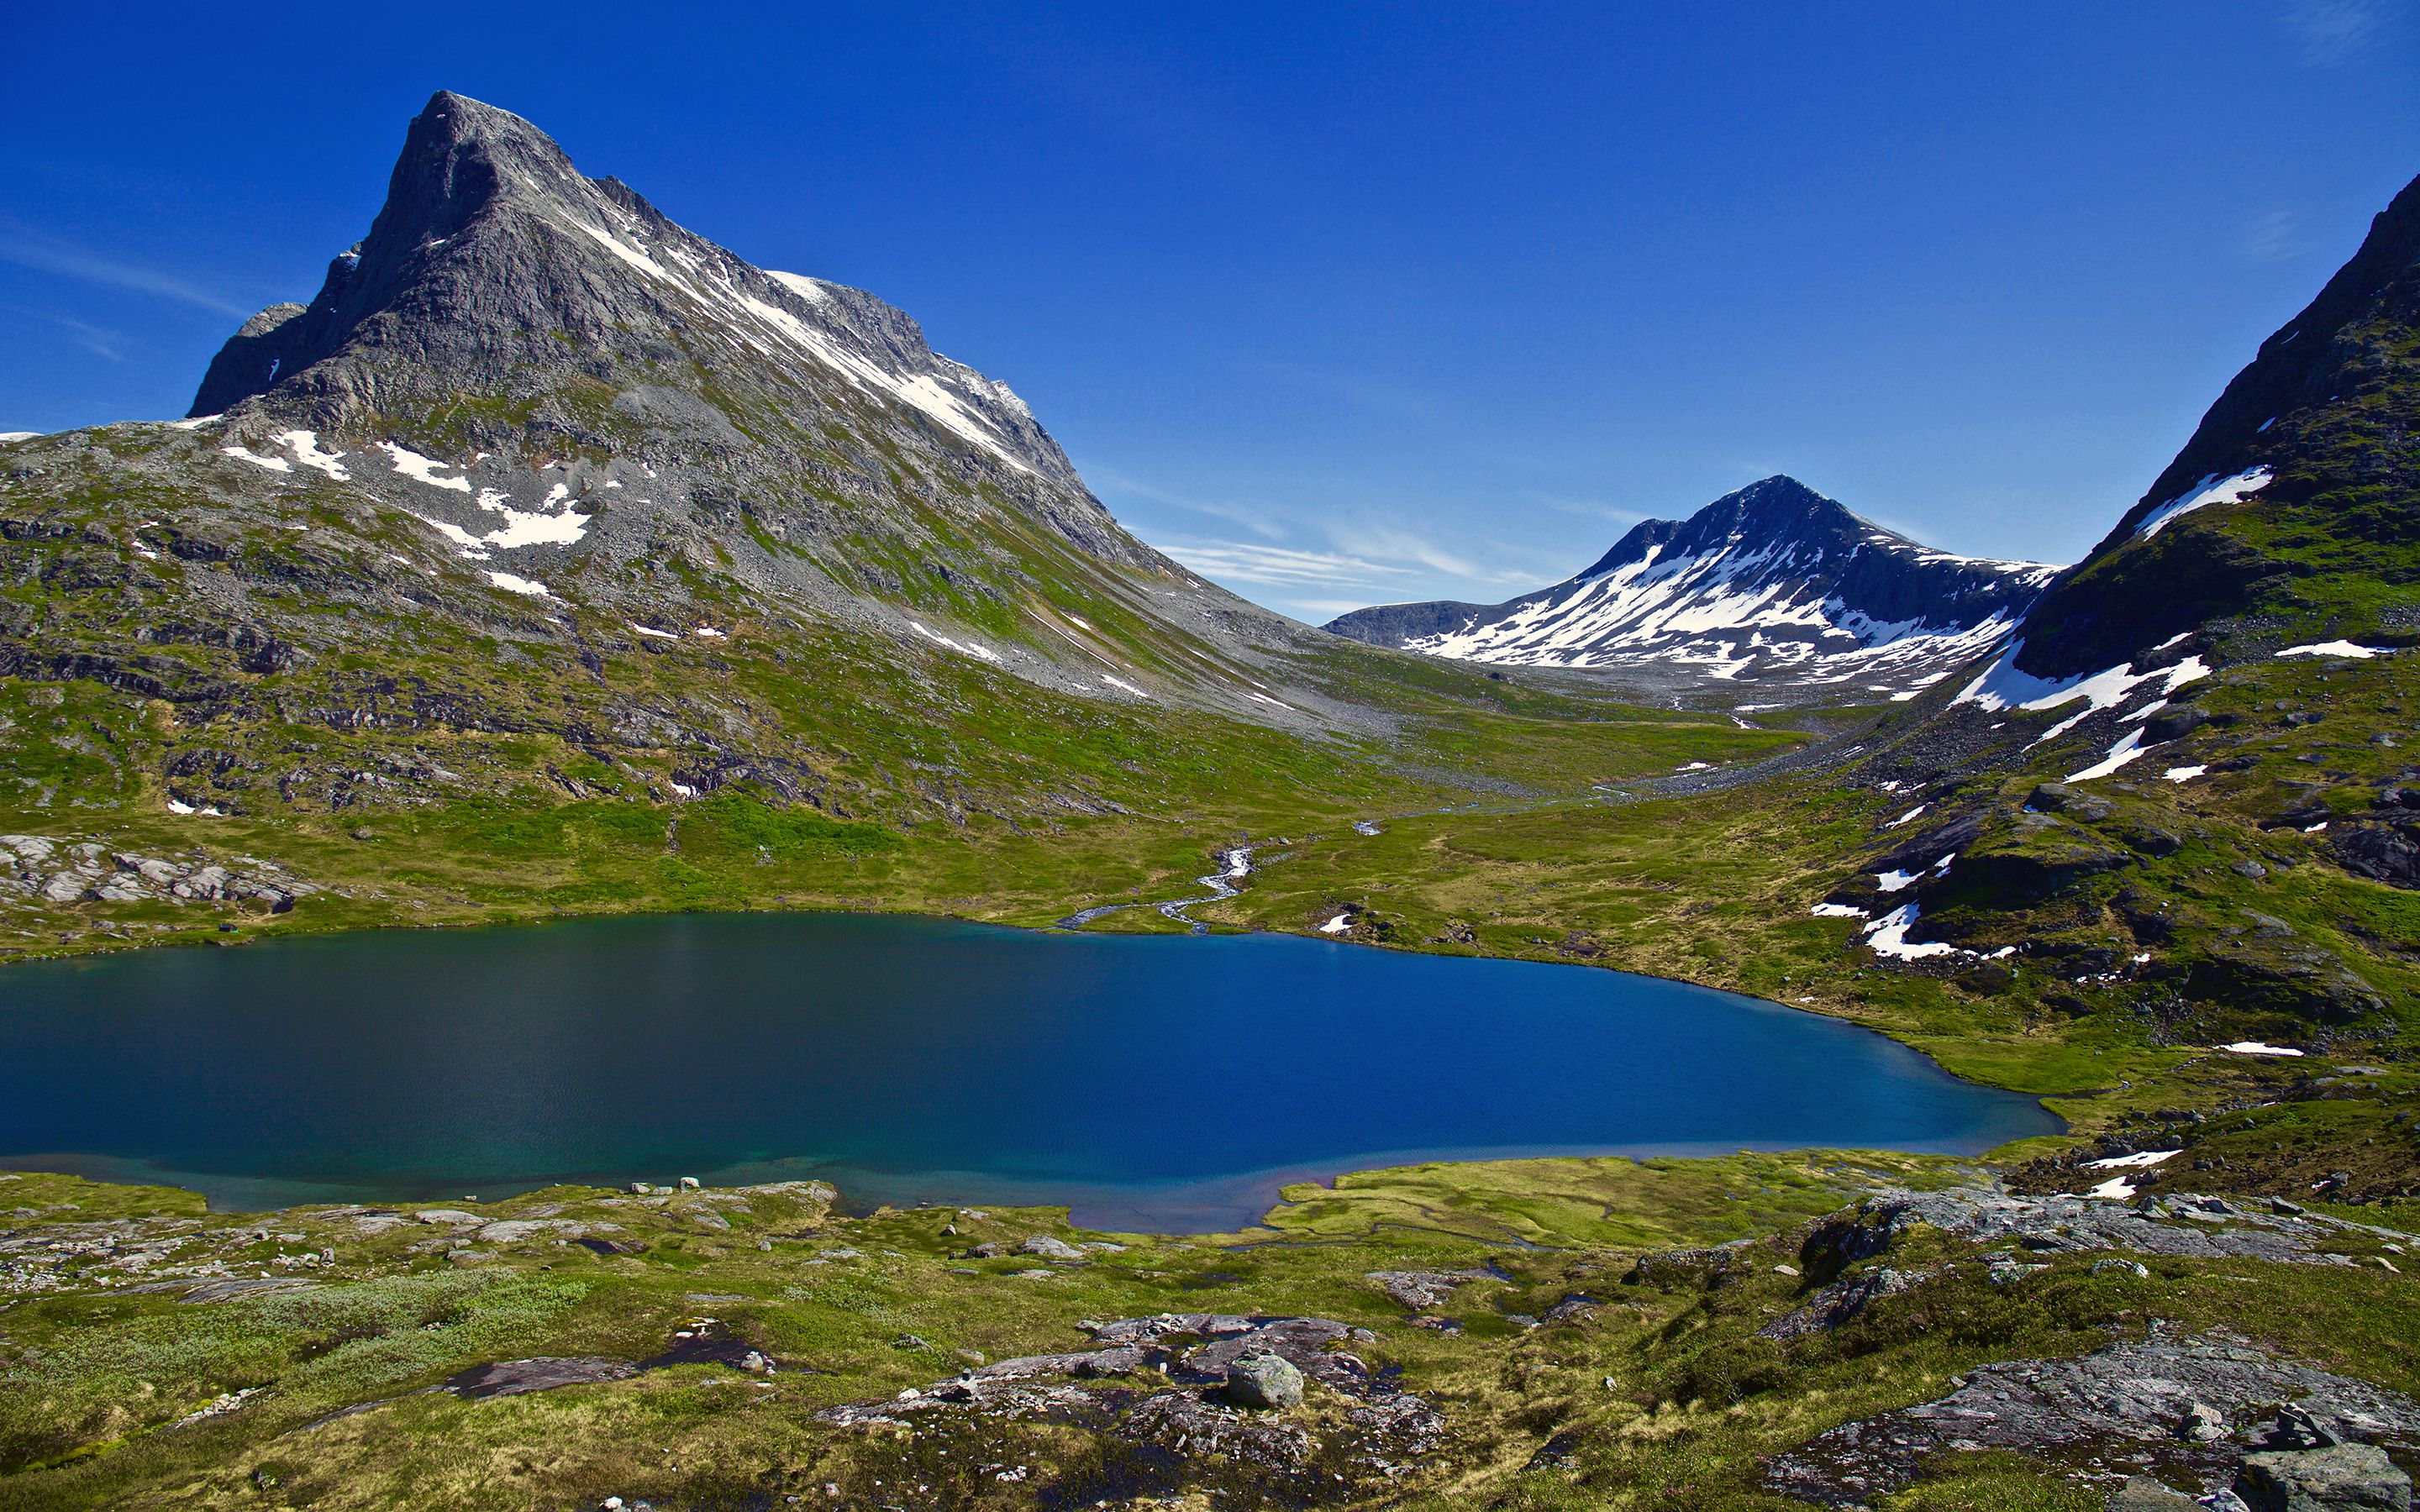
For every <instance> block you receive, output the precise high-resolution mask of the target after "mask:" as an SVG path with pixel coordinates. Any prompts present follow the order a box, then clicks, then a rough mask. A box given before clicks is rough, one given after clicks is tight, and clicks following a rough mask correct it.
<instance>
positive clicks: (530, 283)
mask: <svg viewBox="0 0 2420 1512" xmlns="http://www.w3.org/2000/svg"><path fill="white" fill-rule="evenodd" d="M600 387H601V388H603V389H605V390H607V391H614V392H611V393H598V392H597V390H598V389H599V388H600ZM667 390H670V391H675V392H676V393H678V394H679V395H681V397H677V398H675V397H672V396H670V395H668V394H667V393H665V391H667ZM799 390H805V391H808V392H807V393H799V392H797V391H799ZM465 394H477V395H480V396H481V397H482V398H483V399H489V400H494V399H503V400H504V401H506V403H505V405H504V406H502V407H496V408H504V409H525V411H526V412H525V414H524V415H516V416H514V417H513V418H514V419H516V420H518V421H520V424H519V425H518V426H512V425H504V424H493V423H489V424H479V423H477V422H476V421H475V420H471V421H468V422H465V420H464V417H462V416H460V415H459V414H458V415H457V421H458V428H467V429H468V430H472V431H475V432H477V433H476V434H466V435H465V437H464V439H465V440H471V441H473V442H474V443H477V444H479V445H481V446H483V447H489V448H490V449H492V446H493V444H494V443H496V442H498V441H500V440H509V439H510V438H509V437H508V436H507V435H506V434H505V432H506V431H507V430H509V429H513V428H520V429H527V428H529V422H530V421H533V420H534V421H535V422H536V423H537V428H539V429H541V430H551V431H556V432H562V433H565V434H567V435H568V436H569V437H571V438H572V439H574V440H582V441H593V442H595V443H597V444H602V445H615V446H625V447H631V446H636V445H639V444H643V443H652V444H655V445H658V446H662V447H668V448H673V449H676V450H678V451H679V452H680V453H682V454H683V455H686V456H689V457H693V458H700V459H703V458H707V457H711V458H714V459H716V460H718V461H719V462H721V463H723V464H725V465H729V466H733V467H736V468H738V469H740V470H741V471H746V472H750V473H763V474H768V475H769V474H771V473H773V472H776V471H788V472H795V471H797V470H798V468H799V467H801V466H806V465H809V464H810V463H811V458H810V456H809V455H808V454H809V453H811V452H812V451H814V450H818V449H822V443H824V442H826V441H827V440H828V435H827V433H828V431H829V430H830V425H826V424H814V421H815V419H816V418H817V411H822V412H825V418H828V419H829V420H830V421H831V422H833V423H836V424H840V425H844V426H846V427H848V428H850V429H852V430H856V431H863V430H866V429H872V428H879V429H881V430H883V431H886V432H892V433H896V434H897V435H898V436H899V438H900V439H901V440H903V441H906V442H907V443H909V444H912V445H914V446H915V447H916V449H918V450H920V451H923V452H928V453H935V454H939V457H946V459H947V463H948V465H949V466H950V467H951V469H952V470H953V471H958V472H961V473H965V472H969V471H972V472H975V473H980V474H985V475H990V476H993V477H995V479H996V481H999V482H1001V483H1002V484H1004V485H1007V486H1011V487H1012V488H1014V489H1018V490H1020V491H1032V488H1031V485H1032V483H1035V482H1039V483H1041V484H1044V485H1047V487H1048V490H1049V491H1051V492H1054V493H1059V494H1072V495H1075V496H1078V498H1079V499H1080V500H1081V507H1080V508H1075V509H1070V508H1069V507H1067V506H1069V505H1072V504H1075V503H1076V500H1072V499H1070V500H1052V501H1048V502H1047V504H1046V505H1045V508H1046V512H1047V513H1051V514H1053V515H1054V516H1060V517H1065V516H1070V515H1080V516H1082V517H1084V518H1083V519H1082V520H1081V521H1080V526H1079V528H1078V531H1077V532H1076V533H1078V535H1079V536H1080V537H1081V538H1083V539H1084V540H1085V542H1086V544H1087V545H1088V546H1090V547H1092V548H1097V549H1106V550H1109V551H1111V552H1112V554H1125V555H1131V553H1129V552H1125V550H1124V548H1123V545H1122V543H1120V542H1118V541H1116V540H1114V539H1113V538H1112V537H1111V536H1110V535H1109V533H1108V532H1104V531H1103V530H1102V529H1101V526H1102V525H1103V524H1104V523H1105V522H1106V516H1105V515H1102V514H1101V512H1100V509H1099V505H1098V504H1097V502H1095V501H1092V500H1091V499H1090V496H1089V495H1088V494H1085V493H1084V491H1083V487H1082V484H1081V482H1080V481H1079V480H1078V478H1077V477H1076V474H1075V470H1074V468H1073V467H1072V466H1071V465H1070V464H1069V463H1068V461H1067V458H1066V455H1065V454H1064V453H1063V452H1062V451H1061V450H1060V448H1059V445H1058V443H1057V442H1056V441H1054V440H1051V439H1050V437H1049V435H1048V434H1047V432H1045V431H1044V430H1043V429H1042V427H1041V426H1040V425H1038V424H1035V423H1034V420H1033V417H1032V412H1031V410H1029V409H1027V408H1026V406H1025V405H1024V404H1023V402H1022V401H1020V400H1019V399H1017V397H1016V394H1014V393H1011V392H1010V391H1009V390H1008V389H1007V387H1006V386H1005V385H1002V384H1000V383H997V382H995V381H993V380H991V379H989V378H985V377H984V376H983V375H982V374H979V373H976V372H974V371H973V370H972V369H970V368H968V367H966V366H965V365H964V364H962V363H953V362H951V361H950V360H949V359H947V358H944V357H941V356H939V354H937V353H935V352H934V351H933V349H932V347H930V345H929V344H927V343H926V341H925V339H924V335H923V331H922V330H921V329H920V328H919V327H918V326H917V324H916V322H915V321H914V320H912V319H910V318H909V317H908V316H906V315H905V314H903V313H901V312H900V311H898V310H896V309H893V308H892V306H890V305H888V304H886V303H884V302H883V301H880V300H878V299H876V298H875V297H874V296H872V295H870V294H866V293H863V292H862V291H860V290H857V289H851V288H847V287H845V286H843V285H837V284H832V283H829V282H826V281H824V280H820V279H814V278H806V277H801V276H799V275H795V274H785V273H778V272H771V271H768V270H763V269H759V268H757V267H755V266H753V265H752V264H751V263H749V262H747V261H746V260H745V259H743V258H740V257H738V256H737V255H734V254H732V253H731V252H729V251H727V250H726V249H724V248H722V247H720V246H717V245H715V244H714V243H712V242H709V241H706V239H703V238H700V237H697V236H694V235H692V234H690V232H689V231H687V230H685V229H683V228H682V227H680V226H679V225H676V224H674V223H673V222H672V221H670V220H669V219H667V218H666V217H665V216H664V215H663V214H662V213H661V212H660V211H659V210H658V209H657V208H655V207H654V206H653V205H651V204H649V203H648V202H647V201H646V200H645V199H644V197H642V196H641V195H640V194H638V193H636V192H634V191H633V190H631V189H630V188H629V187H628V185H625V184H623V183H621V182H620V181H619V180H617V179H614V178H612V177H605V178H596V179H591V178H587V177H582V175H581V174H580V173H579V171H578V170H577V169H576V168H574V167H573V166H572V163H571V162H570V160H569V159H568V158H567V157H566V155H565V154H564V152H563V150H562V148H561V147H558V146H556V144H555V143H554V141H553V140H552V139H551V138H550V137H549V136H547V135H546V133H545V132H543V131H539V130H538V129H537V128H536V127H535V126H533V125H531V124H530V123H529V122H528V121H525V120H523V119H521V118H520V116H515V115H512V114H511V113H509V112H506V111H503V110H498V109H496V108H495V107H493V106H491V105H486V104H482V103H480V102H479V101H477V100H469V99H466V98H464V97H463V96H460V95H457V94H453V93H450V92H441V93H440V94H438V95H437V96H436V97H434V98H433V99H431V100H430V101H429V102H428V105H427V108H426V109H425V110H423V111H422V112H421V113H420V115H419V116H416V117H414V118H413V120H412V122H411V127H410V129H409V130H408V131H407V132H406V134H405V139H404V146H403V150H402V152H401V154H400V155H399V156H398V157H397V159H396V165H395V169H394V172H393V174H392V175H391V177H390V178H389V182H388V191H387V199H386V203H385V205H384V206H383V207H382V208H380V211H379V214H378V217H377V219H376V220H375V221H374V222H373V223H372V224H371V226H370V229H369V233H368V235H367V236H365V237H364V238H363V239H362V240H361V241H360V243H358V244H357V245H356V246H355V247H353V248H351V249H350V250H349V251H347V252H345V253H343V254H342V255H338V256H337V257H336V258H335V259H334V261H332V262H331V263H330V264H329V267H328V273H327V277H326V280H325V282H324V283H323V284H322V285H321V287H320V289H319V292H318V295H317V297H315V298H314V299H313V300H312V301H311V302H310V304H309V305H308V306H307V307H306V308H304V309H302V310H301V311H300V312H296V311H294V310H293V308H292V307H291V306H287V305H279V306H272V307H271V309H270V310H266V311H263V312H262V313H261V314H260V315H258V316H254V317H253V319H252V320H250V321H247V322H246V323H245V325H244V328H243V329H242V330H241V331H240V332H238V333H237V335H236V336H235V337H234V339H232V340H231V341H230V342H229V343H228V344H227V347H226V348H225V350H223V351H222V352H221V353H220V355H219V358H218V360H217V361H215V362H214V363H212V364H211V367H210V371H209V375H208V376H207V377H206V378H205V379H204V381H203V384H202V386H201V389H200V391H199V392H198V393H196V395H195V397H194V408H193V411H192V412H193V413H194V414H195V415H206V414H215V413H219V412H222V411H224V410H226V409H229V408H231V407H233V406H235V405H238V404H240V403H243V402H244V401H246V400H257V401H260V402H262V403H265V404H266V405H268V406H269V408H270V409H273V410H275V411H277V412H278V413H281V414H289V415H292V416H293V417H295V418H298V419H302V420H305V421H307V422H309V423H311V424H314V425H316V426H318V428H321V429H330V430H335V431H338V432H340V433H341V432H343V431H344V430H345V429H346V427H347V426H348V425H349V424H375V425H378V426H391V425H393V424H395V423H396V421H397V420H401V421H403V422H404V423H406V424H410V423H411V422H413V421H416V420H419V419H421V418H422V417H424V416H429V415H432V414H434V413H440V412H443V411H445V410H447V409H457V410H458V409H459V406H458V401H459V400H460V399H461V397H462V396H463V395H465ZM700 398H704V399H706V400H707V403H708V404H709V405H711V406H712V408H714V409H719V410H721V416H720V417H719V418H720V421H721V422H724V423H718V418H717V417H714V416H709V415H706V414H703V413H699V412H698V410H699V406H698V405H696V404H695V403H693V402H690V401H692V400H695V399H700ZM802 400H803V401H808V402H807V403H806V404H805V405H804V409H806V411H807V412H806V413H805V414H803V415H802V414H801V413H800V412H799V411H800V409H801V408H802V405H801V401H802ZM516 402H518V403H516ZM617 407H618V408H617ZM801 421H805V422H807V423H806V424H801ZM751 453H755V454H760V455H759V457H758V458H757V459H755V460H752V459H751V457H750V455H749V454H751ZM939 457H937V459H939ZM1037 502H1042V501H1037ZM1061 523H1063V524H1064V523H1077V522H1076V521H1073V520H1069V519H1064V518H1063V519H1062V520H1061ZM1110 529H1111V530H1113V529H1114V527H1110Z"/></svg>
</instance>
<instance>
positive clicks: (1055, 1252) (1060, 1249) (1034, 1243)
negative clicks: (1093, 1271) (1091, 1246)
mask: <svg viewBox="0 0 2420 1512" xmlns="http://www.w3.org/2000/svg"><path fill="white" fill-rule="evenodd" d="M1016 1247H1017V1248H1018V1249H1019V1250H1021V1251H1023V1252H1024V1253H1025V1254H1028V1255H1039V1256H1041V1257H1043V1258H1045V1259H1050V1260H1080V1259H1082V1258H1083V1257H1084V1252H1083V1251H1082V1250H1079V1249H1078V1248H1077V1247H1076V1246H1075V1245H1073V1244H1070V1243H1068V1242H1066V1241H1065V1240H1063V1239H1053V1238H1051V1237H1050V1236H1049V1235H1048V1234H1035V1235H1034V1236H1032V1238H1031V1239H1028V1240H1027V1241H1026V1242H1024V1243H1022V1244H1019V1245H1018V1246H1016Z"/></svg>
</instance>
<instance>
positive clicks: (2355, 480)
mask: <svg viewBox="0 0 2420 1512" xmlns="http://www.w3.org/2000/svg"><path fill="white" fill-rule="evenodd" d="M2415 589H2420V180H2414V181H2413V183H2412V184H2411V185H2409V186H2407V187H2406V188H2405V189H2404V191H2403V192H2402V193H2399V194H2397V196H2396V197H2395V200H2394V202H2393V203H2392V204H2390V205H2389V206H2388V207H2387V208H2386V209H2385V210H2383V211H2382V212H2381V213H2380V214H2379V216H2378V217H2377V219H2376V220H2375V221H2374V222H2372V223H2371V225H2370V231H2369V236H2368V237H2367V239H2366V240H2364V242H2363V243H2362V246H2361V250H2360V251H2359V252H2358V253H2356V254H2355V255H2354V256H2353V258H2352V260H2351V261H2350V262H2348V263H2347V264H2345V266H2344V267H2343V268H2342V269H2341V270H2338V271H2337V273H2336V275H2335V277H2334V278H2332V279H2330V280H2329V281H2328V284H2327V286H2326V287H2325V288H2323V289H2321V290H2320V292H2319V297H2318V298H2317V299H2315V300H2313V301H2311V302H2310V304H2309V306H2308V307H2306V308H2305V309H2304V310H2303V312H2302V313H2301V314H2299V315H2297V316H2294V318H2293V319H2291V320H2288V322H2286V324H2285V325H2284V326H2283V327H2281V328H2280V329H2279V330H2278V331H2277V332H2276V333H2275V334H2273V335H2272V336H2271V337H2270V338H2269V339H2268V340H2267V341H2265V342H2262V343H2261V344H2260V350H2259V352H2258V354H2257V356H2255V357H2254V359H2253V360H2252V362H2251V363H2250V364H2249V365H2248V366H2246V367H2245V368H2244V369H2243V371H2242V372H2241V373H2238V374H2237V375H2236V376H2235V378H2234V380H2233V381H2232V382H2230V383H2228V384H2227V386H2226V392H2225V393H2221V394H2220V395H2219V397H2218V402H2217V403H2215V404H2213V405H2211V407H2210V411H2209V413H2207V414H2205V415H2204V416H2203V417H2202V422H2201V424H2200V426H2199V427H2198V428H2196V429H2195V432H2194V434H2193V437H2192V439H2191V440H2188V441H2186V443H2185V445H2184V448H2183V450H2181V451H2180V452H2179V453H2178V454H2177V457H2176V460H2175V461H2173V462H2171V463H2169V464H2168V467H2167V470H2166V471H2164V472H2162V473H2161V474H2160V476H2159V477H2158V478H2157V479H2156V480H2155V481H2154V482H2153V483H2152V485H2151V486H2150V489H2149V491H2148V492H2146V493H2145V494H2144V495H2143V498H2142V500H2141V501H2139V502H2138V503H2136V504H2135V505H2134V507H2133V509H2131V510H2129V511H2127V513H2126V515H2125V517H2124V518H2122V519H2120V520H2119V521H2118V527H2117V529H2116V530H2114V531H2112V532H2110V534H2109V536H2108V538H2107V539H2106V540H2104V541H2102V543H2101V545H2100V546H2098V547H2097V548H2094V549H2093V551H2092V554H2091V555H2090V556H2088V557H2086V559H2085V560H2084V562H2083V563H2081V564H2080V565H2079V566H2078V567H2077V569H2076V571H2075V572H2074V573H2073V574H2072V575H2071V577H2070V578H2069V579H2067V580H2066V581H2064V582H2062V583H2061V584H2060V585H2059V586H2058V588H2057V589H2056V591H2055V592H2054V593H2052V594H2050V595H2049V596H2047V597H2046V598H2045V599H2044V600H2043V601H2042V603H2041V604H2040V607H2039V608H2038V609H2036V610H2035V611H2034V612H2033V613H2032V615H2030V616H2029V618H2028V621H2027V624H2026V625H2025V628H2024V651H2023V652H2022V653H2021V654H2020V655H2019V656H2018V658H2017V665H2018V666H2019V667H2020V668H2022V669H2023V670H2024V671H2027V672H2030V673H2033V674H2036V675H2039V676H2042V677H2050V678H2057V677H2067V676H2072V675H2074V674H2076V673H2079V672H2090V671H2097V670H2099V669H2101V668H2103V667H2108V666H2114V665H2117V664H2118V663H2122V662H2126V661H2129V660H2133V659H2139V658H2140V657H2141V656H2142V655H2143V654H2144V653H2146V652H2147V651H2149V649H2150V648H2152V647H2155V646H2157V645H2159V644H2160V642H2162V641H2164V640H2169V639H2170V638H2172V637H2175V636H2178V635H2181V634H2186V633H2192V632H2198V631H2202V630H2204V629H2208V628H2213V627H2222V628H2223V627H2225V626H2226V625H2233V624H2236V623H2239V622H2241V623H2245V624H2248V623H2250V622H2252V621H2256V620H2257V619H2259V618H2260V617H2262V616H2264V615H2269V616H2280V617H2286V616H2290V617H2295V618H2304V617H2305V616H2306V614H2307V612H2308V611H2311V610H2319V612H2320V613H2322V614H2323V615H2325V616H2328V617H2329V623H2330V624H2331V625H2333V626H2334V634H2333V635H2323V636H2321V637H2319V639H2322V640H2326V639H2333V638H2334V637H2335V635H2350V636H2352V637H2354V638H2355V639H2359V638H2360V637H2362V636H2365V635H2371V636H2374V635H2380V634H2384V635H2388V636H2396V637H2402V636H2410V635H2412V634H2413V633H2420V598H2415V597H2414V594H2413V590H2415Z"/></svg>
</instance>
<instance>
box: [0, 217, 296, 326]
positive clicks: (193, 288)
mask: <svg viewBox="0 0 2420 1512" xmlns="http://www.w3.org/2000/svg"><path fill="white" fill-rule="evenodd" d="M0 262H11V263H15V264H16V265H17V266H18V267H20V268H31V269H33V270H36V271H38V272H44V273H55V274H57V275H58V276H60V277H62V278H72V279H75V280H78V281H79V282H81V283H85V284H98V285H101V286H103V287H105V288H122V289H132V290H133V291H134V292H136V293H138V294H150V295H156V296H157V297H159V298H161V299H163V300H174V301H178V303H180V304H191V305H194V306H196V307H197V308H200V309H204V310H209V311H212V312H214V313H216V314H219V315H228V316H245V315H250V314H251V313H252V312H251V311H249V310H247V309H245V308H244V307H243V306H242V305H240V304H238V303H236V302H235V301H232V300H229V299H225V298H224V297H222V296H220V295H217V294H214V293H212V292H210V291H209V289H206V288H203V287H201V286H200V285H196V284H194V283H192V282H191V281H189V280H187V279H184V278H181V277H178V275H177V274H175V273H173V272H165V271H163V270H159V269H156V268H145V267H141V266H139V265H137V264H134V263H130V262H123V261H120V260H118V259H116V258H114V257H106V256H102V255H99V254H97V253H92V252H87V251H85V249H83V248H81V247H77V246H73V245H71V244H70V243H68V242H65V241H60V240H58V239H55V238H52V237H45V236H39V235H36V234H33V233H29V232H24V231H19V230H13V229H8V228H5V227H0Z"/></svg>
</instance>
